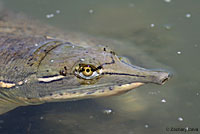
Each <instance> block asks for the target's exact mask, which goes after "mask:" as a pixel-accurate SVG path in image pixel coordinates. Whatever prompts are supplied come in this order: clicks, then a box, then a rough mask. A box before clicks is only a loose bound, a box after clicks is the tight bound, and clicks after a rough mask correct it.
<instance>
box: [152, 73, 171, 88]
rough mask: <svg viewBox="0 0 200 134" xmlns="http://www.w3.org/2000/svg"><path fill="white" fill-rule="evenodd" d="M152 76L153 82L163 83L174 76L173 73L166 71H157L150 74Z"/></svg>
mask: <svg viewBox="0 0 200 134" xmlns="http://www.w3.org/2000/svg"><path fill="white" fill-rule="evenodd" d="M150 77H152V79H151V80H152V82H153V83H156V84H159V85H163V84H164V83H165V82H167V81H168V80H169V79H170V78H171V77H172V74H171V73H169V72H164V71H155V72H152V74H150Z"/></svg>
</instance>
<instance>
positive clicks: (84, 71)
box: [74, 64, 101, 80]
mask: <svg viewBox="0 0 200 134" xmlns="http://www.w3.org/2000/svg"><path fill="white" fill-rule="evenodd" d="M74 74H75V75H76V76H77V77H78V78H82V79H86V80H91V79H94V78H97V77H98V76H99V75H100V74H101V68H96V67H95V66H94V65H90V64H79V65H78V66H77V67H76V68H75V71H74Z"/></svg>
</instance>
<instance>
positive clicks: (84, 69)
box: [82, 65, 93, 76]
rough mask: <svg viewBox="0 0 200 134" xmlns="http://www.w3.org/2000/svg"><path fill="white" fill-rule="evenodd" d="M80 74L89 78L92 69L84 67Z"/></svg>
mask: <svg viewBox="0 0 200 134" xmlns="http://www.w3.org/2000/svg"><path fill="white" fill-rule="evenodd" d="M82 73H83V75H85V76H91V75H92V74H93V69H92V68H91V67H90V66H89V65H88V66H85V67H83V69H82Z"/></svg>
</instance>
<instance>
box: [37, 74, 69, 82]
mask: <svg viewBox="0 0 200 134" xmlns="http://www.w3.org/2000/svg"><path fill="white" fill-rule="evenodd" d="M64 77H65V76H62V75H59V76H54V77H49V78H38V81H42V82H51V81H54V80H59V79H62V78H64Z"/></svg>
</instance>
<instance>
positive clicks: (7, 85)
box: [0, 81, 15, 88]
mask: <svg viewBox="0 0 200 134" xmlns="http://www.w3.org/2000/svg"><path fill="white" fill-rule="evenodd" d="M14 86H15V84H13V83H5V82H2V81H1V82H0V87H3V88H11V87H14Z"/></svg>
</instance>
